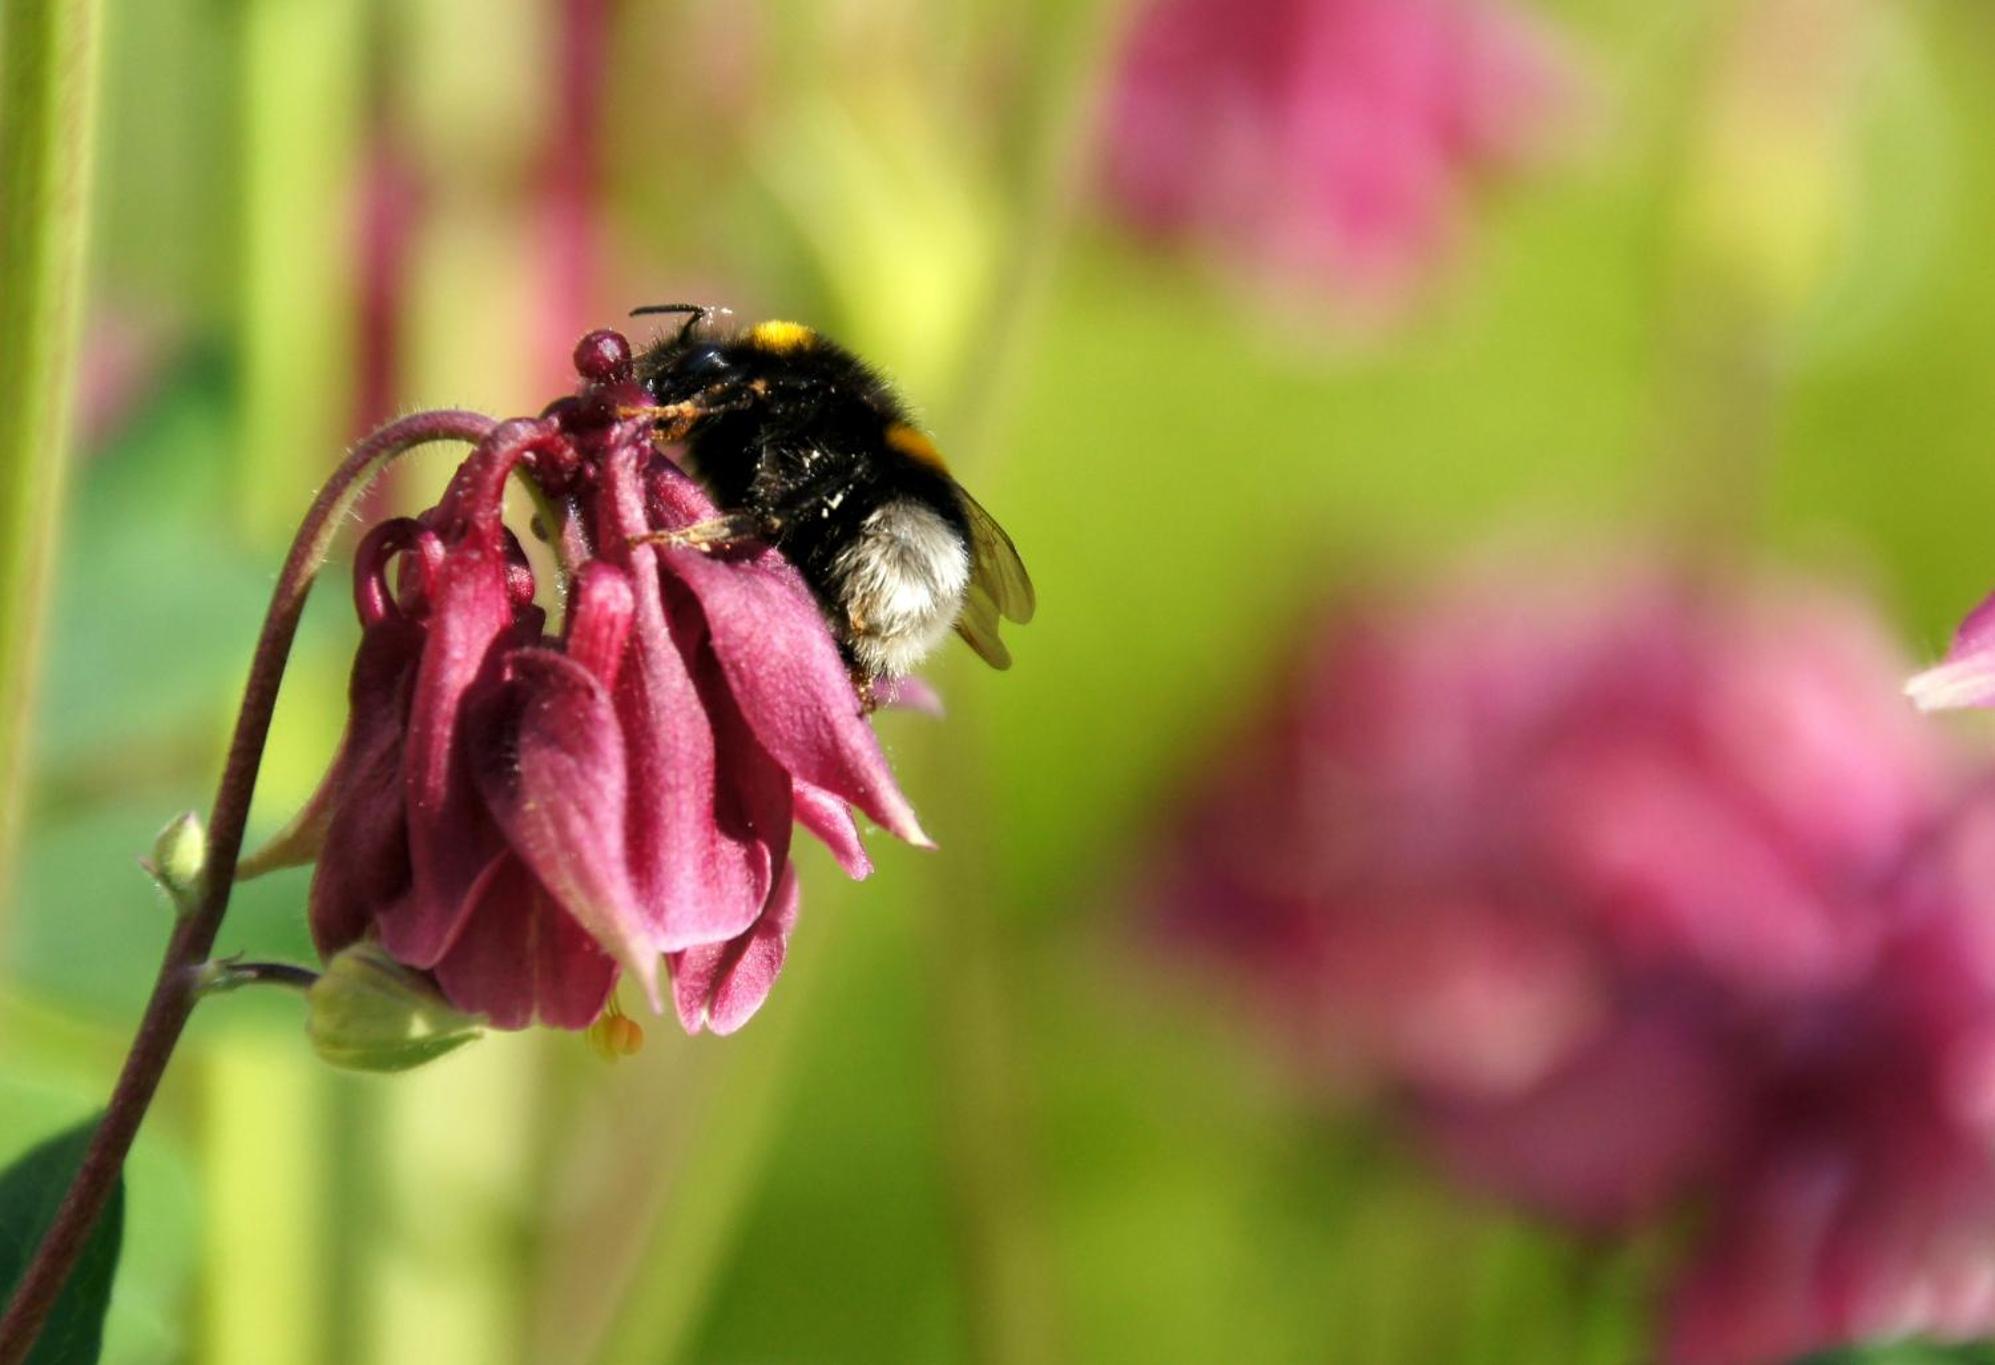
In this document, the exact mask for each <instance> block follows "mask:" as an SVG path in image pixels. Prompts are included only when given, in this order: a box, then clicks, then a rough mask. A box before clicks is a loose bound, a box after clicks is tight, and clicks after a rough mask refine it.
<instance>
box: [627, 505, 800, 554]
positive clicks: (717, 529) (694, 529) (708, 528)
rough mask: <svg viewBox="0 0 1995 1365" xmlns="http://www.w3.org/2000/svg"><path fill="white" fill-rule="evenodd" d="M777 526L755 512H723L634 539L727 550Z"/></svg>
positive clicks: (765, 534)
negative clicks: (688, 524)
mask: <svg viewBox="0 0 1995 1365" xmlns="http://www.w3.org/2000/svg"><path fill="white" fill-rule="evenodd" d="M775 529H776V527H775V525H774V524H773V523H772V522H771V521H769V519H768V518H766V517H759V516H757V515H755V513H753V512H723V513H722V514H721V515H719V516H717V517H709V518H708V519H707V520H705V521H696V522H694V523H693V524H692V525H691V526H681V527H679V528H678V529H677V530H676V531H647V532H646V533H645V534H643V535H641V536H632V537H631V538H630V543H631V544H632V545H667V546H671V547H673V548H675V549H682V550H699V551H701V552H702V553H705V552H708V551H712V550H724V549H726V548H728V547H729V546H732V545H739V544H741V543H742V542H743V541H747V540H766V539H767V538H768V537H769V535H770V534H771V533H772V532H774V531H775Z"/></svg>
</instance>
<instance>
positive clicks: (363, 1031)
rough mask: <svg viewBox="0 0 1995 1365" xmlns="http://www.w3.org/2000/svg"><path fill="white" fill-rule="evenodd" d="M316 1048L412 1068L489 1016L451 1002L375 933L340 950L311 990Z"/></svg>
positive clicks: (359, 1067)
mask: <svg viewBox="0 0 1995 1365" xmlns="http://www.w3.org/2000/svg"><path fill="white" fill-rule="evenodd" d="M305 1000H306V1004H307V1006H308V1008H309V1010H310V1013H309V1015H308V1017H307V1019H306V1022H305V1032H306V1034H307V1035H308V1036H309V1037H310V1038H311V1040H312V1050H313V1051H315V1052H317V1053H318V1054H319V1056H320V1057H321V1058H322V1059H324V1060H325V1061H327V1062H329V1063H331V1064H332V1065H333V1066H337V1067H342V1068H344V1069H346V1070H349V1071H409V1070H413V1069H414V1068H416V1067H419V1066H422V1065H424V1064H425V1063H428V1062H433V1061H435V1060H436V1059H437V1058H439V1057H442V1056H444V1055H445V1054H447V1053H450V1052H455V1051H456V1050H457V1049H458V1048H460V1047H462V1046H464V1044H466V1043H469V1042H471V1041H473V1040H474V1039H476V1038H478V1037H480V1036H481V1035H482V1034H483V1033H484V1020H483V1019H482V1018H481V1017H480V1016H478V1015H475V1014H466V1013H464V1012H463V1011H461V1010H458V1009H454V1008H452V1006H451V1004H450V1002H449V1001H447V1000H445V999H444V998H443V996H442V995H440V994H439V993H438V992H437V991H436V989H435V988H434V987H432V986H431V985H430V984H429V982H428V981H426V980H425V979H424V978H423V977H422V976H421V975H420V974H418V973H416V972H414V971H411V970H410V969H409V968H407V967H404V966H403V965H402V964H401V963H399V962H397V961H395V959H394V958H392V957H390V956H389V955H388V953H387V950H385V949H384V948H382V947H381V945H380V944H379V943H376V942H375V941H374V940H372V939H364V940H362V941H360V942H358V943H354V944H352V945H350V946H348V947H346V948H343V949H341V950H340V951H339V952H337V953H335V954H333V957H332V960H331V961H330V962H328V963H326V969H325V973H324V975H322V976H321V977H320V978H319V979H318V981H317V982H316V983H314V984H313V986H312V987H311V989H310V990H308V991H306V992H305Z"/></svg>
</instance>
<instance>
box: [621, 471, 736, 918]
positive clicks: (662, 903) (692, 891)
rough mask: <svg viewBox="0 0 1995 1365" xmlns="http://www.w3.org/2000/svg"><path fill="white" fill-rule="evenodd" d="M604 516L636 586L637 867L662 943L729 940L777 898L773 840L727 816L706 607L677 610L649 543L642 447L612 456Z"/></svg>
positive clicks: (633, 813) (632, 771) (631, 735)
mask: <svg viewBox="0 0 1995 1365" xmlns="http://www.w3.org/2000/svg"><path fill="white" fill-rule="evenodd" d="M608 476H609V477H608V478H607V479H606V480H605V485H604V488H603V492H602V503H601V519H602V523H603V528H604V540H605V549H604V553H605V555H606V556H608V557H611V558H614V559H618V560H620V561H621V563H622V565H623V567H624V568H625V569H626V571H627V573H628V575H629V580H630V585H631V589H632V617H631V625H630V636H629V643H628V646H627V649H626V652H625V655H624V660H623V667H622V669H621V670H620V671H619V673H618V676H617V683H616V694H615V704H616V712H617V717H618V719H619V720H620V721H621V723H622V725H623V733H624V737H625V745H626V757H627V759H628V763H629V773H628V775H629V791H630V794H631V796H630V819H629V825H628V830H627V835H628V847H629V857H630V875H631V878H632V881H633V882H634V883H635V885H636V889H637V890H638V892H639V893H640V894H641V896H642V897H643V904H644V907H645V911H646V915H647V918H648V920H649V922H650V924H651V926H652V929H653V932H654V936H655V942H656V943H657V945H658V948H659V950H660V951H664V952H672V951H676V950H678V949H681V948H690V947H693V946H695V945H697V944H707V943H721V942H725V941H726V940H728V939H731V938H734V937H735V936H736V935H738V934H741V933H742V932H744V931H745V930H746V929H747V928H748V927H749V926H750V925H751V924H753V923H754V922H755V919H756V917H757V916H758V915H759V914H760V913H761V911H762V906H763V904H764V903H765V902H766V901H767V900H768V897H769V889H770V883H771V877H772V875H773V871H772V868H771V867H770V863H769V850H768V845H767V843H766V842H765V841H764V840H761V839H749V840H747V841H745V842H744V841H742V840H741V839H740V838H739V837H738V835H739V831H734V832H733V834H732V835H731V833H730V831H728V830H725V829H723V828H722V819H723V810H722V807H723V804H724V798H723V796H722V794H721V792H720V790H719V784H720V781H721V770H720V766H719V760H718V748H717V740H716V738H715V734H714V723H713V720H712V718H711V717H710V716H709V715H708V713H707V709H706V702H705V701H704V700H703V699H702V697H701V695H700V691H699V688H698V687H697V686H696V685H695V683H694V680H693V673H692V668H691V665H690V664H689V663H688V662H687V661H688V659H689V658H691V657H697V655H696V651H697V650H698V649H699V648H700V644H701V640H700V634H701V622H700V620H699V615H698V612H697V611H696V610H693V609H691V608H690V607H688V608H687V609H685V610H682V611H671V610H668V606H669V604H668V602H667V600H666V596H665V585H664V582H663V580H662V578H661V575H660V574H659V572H658V566H657V560H656V557H655V552H654V551H653V549H652V547H651V546H649V545H641V544H640V545H632V544H630V543H629V541H630V538H631V537H633V536H638V535H642V534H644V533H645V531H647V530H648V529H649V528H648V526H647V524H646V522H645V520H644V509H643V498H642V494H641V492H640V490H639V489H638V487H637V474H636V469H635V465H634V454H633V453H632V452H625V453H623V454H621V455H620V456H619V457H617V458H614V459H613V460H612V461H611V463H610V465H609V468H608Z"/></svg>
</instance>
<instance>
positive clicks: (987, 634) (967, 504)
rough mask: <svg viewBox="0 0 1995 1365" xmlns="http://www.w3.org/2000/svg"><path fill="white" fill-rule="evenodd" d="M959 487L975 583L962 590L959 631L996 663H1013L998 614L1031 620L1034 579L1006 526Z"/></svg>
mask: <svg viewBox="0 0 1995 1365" xmlns="http://www.w3.org/2000/svg"><path fill="white" fill-rule="evenodd" d="M956 492H957V495H958V496H959V497H960V498H961V499H962V503H963V515H964V517H965V518H966V519H967V520H968V521H969V523H970V586H969V590H968V591H967V592H966V593H964V595H963V613H962V615H961V616H959V617H957V618H956V633H957V634H958V635H960V636H962V637H963V638H964V639H965V640H966V641H968V642H969V645H970V648H972V649H974V650H976V651H977V653H978V654H979V655H981V656H982V657H983V660H984V662H985V663H987V664H989V665H990V666H991V667H992V668H1010V667H1011V651H1010V650H1009V649H1006V648H1005V645H1004V641H1003V640H1002V639H1000V638H999V637H998V619H999V618H1000V617H1003V618H1005V619H1006V620H1011V621H1016V622H1018V623H1019V624H1020V625H1023V624H1025V623H1026V622H1027V621H1030V620H1031V619H1032V612H1033V608H1034V606H1035V605H1036V600H1035V598H1034V596H1033V592H1032V580H1031V579H1030V578H1029V577H1027V576H1026V572H1025V565H1024V564H1023V563H1021V562H1020V560H1019V558H1018V547H1017V546H1015V545H1013V544H1012V543H1011V537H1010V536H1008V535H1006V534H1005V533H1004V528H1003V527H1002V526H999V525H998V524H997V522H996V521H995V520H994V519H993V518H992V517H991V514H990V513H989V512H986V511H985V510H984V509H983V506H982V504H980V503H979V502H978V501H977V500H976V499H975V498H973V497H971V496H970V495H969V494H968V493H966V492H964V491H963V490H962V489H961V488H958V489H957V490H956Z"/></svg>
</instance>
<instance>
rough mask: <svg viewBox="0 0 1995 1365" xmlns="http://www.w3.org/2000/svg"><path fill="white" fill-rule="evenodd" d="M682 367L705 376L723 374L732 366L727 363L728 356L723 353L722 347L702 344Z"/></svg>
mask: <svg viewBox="0 0 1995 1365" xmlns="http://www.w3.org/2000/svg"><path fill="white" fill-rule="evenodd" d="M681 368H682V369H683V370H684V371H685V372H686V373H687V374H691V375H699V376H702V377H705V376H708V375H716V374H721V373H723V372H724V371H726V370H727V369H729V368H730V367H729V365H728V363H727V357H726V356H725V355H724V354H722V352H721V349H720V347H718V346H701V347H699V348H698V349H696V350H694V351H693V352H692V354H690V355H688V356H687V357H686V359H685V360H684V362H682V364H681Z"/></svg>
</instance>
